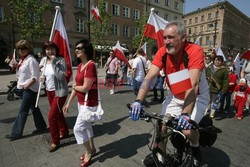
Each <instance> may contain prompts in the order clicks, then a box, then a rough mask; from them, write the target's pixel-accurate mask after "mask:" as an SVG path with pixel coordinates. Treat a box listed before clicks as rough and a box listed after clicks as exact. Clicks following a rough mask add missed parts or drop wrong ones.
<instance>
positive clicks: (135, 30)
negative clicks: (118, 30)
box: [133, 27, 140, 36]
mask: <svg viewBox="0 0 250 167" xmlns="http://www.w3.org/2000/svg"><path fill="white" fill-rule="evenodd" d="M133 32H134V36H139V35H140V34H139V28H138V27H134V28H133Z"/></svg>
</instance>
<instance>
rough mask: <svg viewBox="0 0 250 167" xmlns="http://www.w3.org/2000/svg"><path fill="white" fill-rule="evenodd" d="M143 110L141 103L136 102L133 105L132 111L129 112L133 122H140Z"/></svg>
mask: <svg viewBox="0 0 250 167" xmlns="http://www.w3.org/2000/svg"><path fill="white" fill-rule="evenodd" d="M141 109H142V103H141V102H139V101H135V102H134V103H132V105H131V109H130V110H129V115H130V118H131V119H132V120H133V121H137V120H139V118H140V112H141Z"/></svg>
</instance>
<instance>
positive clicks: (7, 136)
mask: <svg viewBox="0 0 250 167" xmlns="http://www.w3.org/2000/svg"><path fill="white" fill-rule="evenodd" d="M5 138H7V139H10V141H13V140H17V139H20V138H22V137H21V136H13V135H6V136H5Z"/></svg>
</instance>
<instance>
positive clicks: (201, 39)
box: [200, 37, 203, 46]
mask: <svg viewBox="0 0 250 167" xmlns="http://www.w3.org/2000/svg"><path fill="white" fill-rule="evenodd" d="M202 41H203V38H202V37H200V46H201V45H203V43H202Z"/></svg>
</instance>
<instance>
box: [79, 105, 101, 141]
mask: <svg viewBox="0 0 250 167" xmlns="http://www.w3.org/2000/svg"><path fill="white" fill-rule="evenodd" d="M88 108H90V109H93V108H96V107H88ZM83 115H84V107H83V105H81V104H79V103H78V116H77V119H76V123H75V126H74V135H75V138H76V141H77V144H83V143H85V142H87V141H88V140H89V139H90V138H91V137H93V136H94V135H93V128H92V125H91V122H86V121H84V120H82V117H83Z"/></svg>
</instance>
